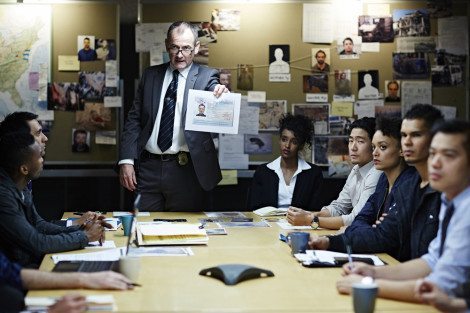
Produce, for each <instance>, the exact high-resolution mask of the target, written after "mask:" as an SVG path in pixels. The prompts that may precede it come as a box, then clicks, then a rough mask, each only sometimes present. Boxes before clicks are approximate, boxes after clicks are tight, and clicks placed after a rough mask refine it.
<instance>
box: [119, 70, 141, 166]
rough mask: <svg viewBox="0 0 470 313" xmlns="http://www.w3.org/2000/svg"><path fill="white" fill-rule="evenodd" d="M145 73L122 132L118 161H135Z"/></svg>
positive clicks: (139, 131)
mask: <svg viewBox="0 0 470 313" xmlns="http://www.w3.org/2000/svg"><path fill="white" fill-rule="evenodd" d="M145 77H146V72H144V74H143V75H142V78H141V79H140V82H139V86H138V89H137V92H136V95H135V99H134V103H133V105H132V107H131V109H130V110H129V114H128V115H127V120H126V123H125V125H124V130H123V132H122V137H121V145H120V153H119V159H120V160H123V159H132V160H134V159H137V158H138V157H139V156H138V152H137V150H138V149H137V142H138V138H139V136H140V133H141V131H142V126H141V120H142V101H143V97H144V86H145V81H146V79H145Z"/></svg>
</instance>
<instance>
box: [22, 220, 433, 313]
mask: <svg viewBox="0 0 470 313" xmlns="http://www.w3.org/2000/svg"><path fill="white" fill-rule="evenodd" d="M244 214H245V215H246V216H247V217H253V219H254V221H260V220H261V218H260V217H258V216H256V215H254V214H253V213H246V212H244ZM108 215H109V216H111V214H110V213H108ZM64 216H70V213H68V214H67V213H66V214H65V215H64ZM156 217H158V218H186V219H187V220H188V222H193V223H198V222H199V218H206V215H205V214H204V213H202V212H201V213H151V216H149V217H139V218H138V221H139V222H141V221H152V219H153V218H156ZM269 224H270V225H271V227H263V228H261V227H259V228H226V230H227V235H216V236H210V237H209V242H208V244H207V245H199V246H198V245H193V246H191V247H190V248H191V249H192V251H193V253H194V255H191V256H156V257H151V256H144V257H142V258H141V271H140V276H139V283H140V284H142V287H136V288H135V289H134V290H129V291H110V290H79V291H78V292H79V293H81V294H85V295H91V294H112V295H114V297H115V300H116V304H117V308H118V311H120V312H353V307H352V299H351V296H349V295H341V294H339V293H338V292H337V290H336V281H337V280H338V279H339V278H340V277H341V269H340V268H306V267H303V266H302V265H301V264H300V263H299V262H297V260H296V259H295V258H294V257H293V256H292V255H291V251H290V247H289V246H288V245H287V244H286V243H285V242H282V241H280V240H279V234H280V233H283V234H287V233H288V232H289V231H287V230H284V229H282V228H280V227H279V226H278V225H277V224H276V223H275V222H269ZM205 226H206V228H215V227H217V225H215V224H213V223H208V224H206V225H205ZM307 231H309V232H311V233H316V234H319V235H323V234H331V233H333V231H331V230H329V231H327V230H307ZM106 240H114V241H115V243H116V246H118V247H119V246H125V245H126V243H127V237H125V236H124V235H123V231H122V230H117V231H110V232H107V233H106ZM79 252H89V250H87V251H85V250H80V251H74V252H73V253H79ZM379 257H380V258H381V259H382V260H384V261H385V262H387V263H389V264H394V263H397V261H396V260H394V259H393V258H391V257H390V256H388V255H384V254H381V255H379ZM222 264H246V265H251V266H255V267H259V268H262V269H267V270H270V271H272V272H273V273H274V277H266V278H259V279H252V280H246V281H243V282H241V283H239V284H237V285H234V286H227V285H225V284H224V283H223V282H221V281H219V280H217V279H214V278H210V277H205V276H201V275H199V272H200V271H201V270H202V269H205V268H209V267H213V266H217V265H222ZM52 267H53V262H52V260H51V258H50V255H47V256H46V257H45V258H44V260H43V262H42V264H41V267H40V269H41V270H51V269H52ZM69 292H72V291H71V290H37V291H30V292H29V293H28V296H54V297H57V296H60V295H63V294H66V293H69ZM73 292H75V293H76V292H77V291H76V290H75V291H73ZM376 312H436V311H435V310H434V309H433V308H432V307H430V306H427V305H421V304H413V303H404V302H399V301H392V300H386V299H377V302H376Z"/></svg>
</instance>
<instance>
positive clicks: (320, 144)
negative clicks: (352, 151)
mask: <svg viewBox="0 0 470 313" xmlns="http://www.w3.org/2000/svg"><path fill="white" fill-rule="evenodd" d="M312 162H313V163H314V164H316V165H323V166H328V176H330V177H338V176H347V175H348V174H349V172H350V170H351V168H352V166H351V163H350V161H349V152H348V137H347V136H315V137H314V143H313V149H312Z"/></svg>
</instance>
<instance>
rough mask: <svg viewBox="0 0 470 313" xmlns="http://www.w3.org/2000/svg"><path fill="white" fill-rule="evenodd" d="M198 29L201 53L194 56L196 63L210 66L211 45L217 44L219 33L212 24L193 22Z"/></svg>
mask: <svg viewBox="0 0 470 313" xmlns="http://www.w3.org/2000/svg"><path fill="white" fill-rule="evenodd" d="M191 24H192V25H194V26H195V27H196V28H197V29H198V40H199V43H200V44H199V51H198V53H197V54H195V55H194V62H195V63H198V64H203V65H207V64H209V43H215V42H217V32H216V30H215V26H214V25H213V24H212V23H211V22H191Z"/></svg>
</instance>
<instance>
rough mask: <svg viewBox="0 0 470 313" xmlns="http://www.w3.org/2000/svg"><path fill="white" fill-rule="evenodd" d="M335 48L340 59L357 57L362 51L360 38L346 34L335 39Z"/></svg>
mask: <svg viewBox="0 0 470 313" xmlns="http://www.w3.org/2000/svg"><path fill="white" fill-rule="evenodd" d="M336 43H337V45H336V49H337V51H338V55H339V58H340V59H359V56H360V54H361V51H362V38H361V37H359V36H346V37H342V38H337V39H336Z"/></svg>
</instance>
